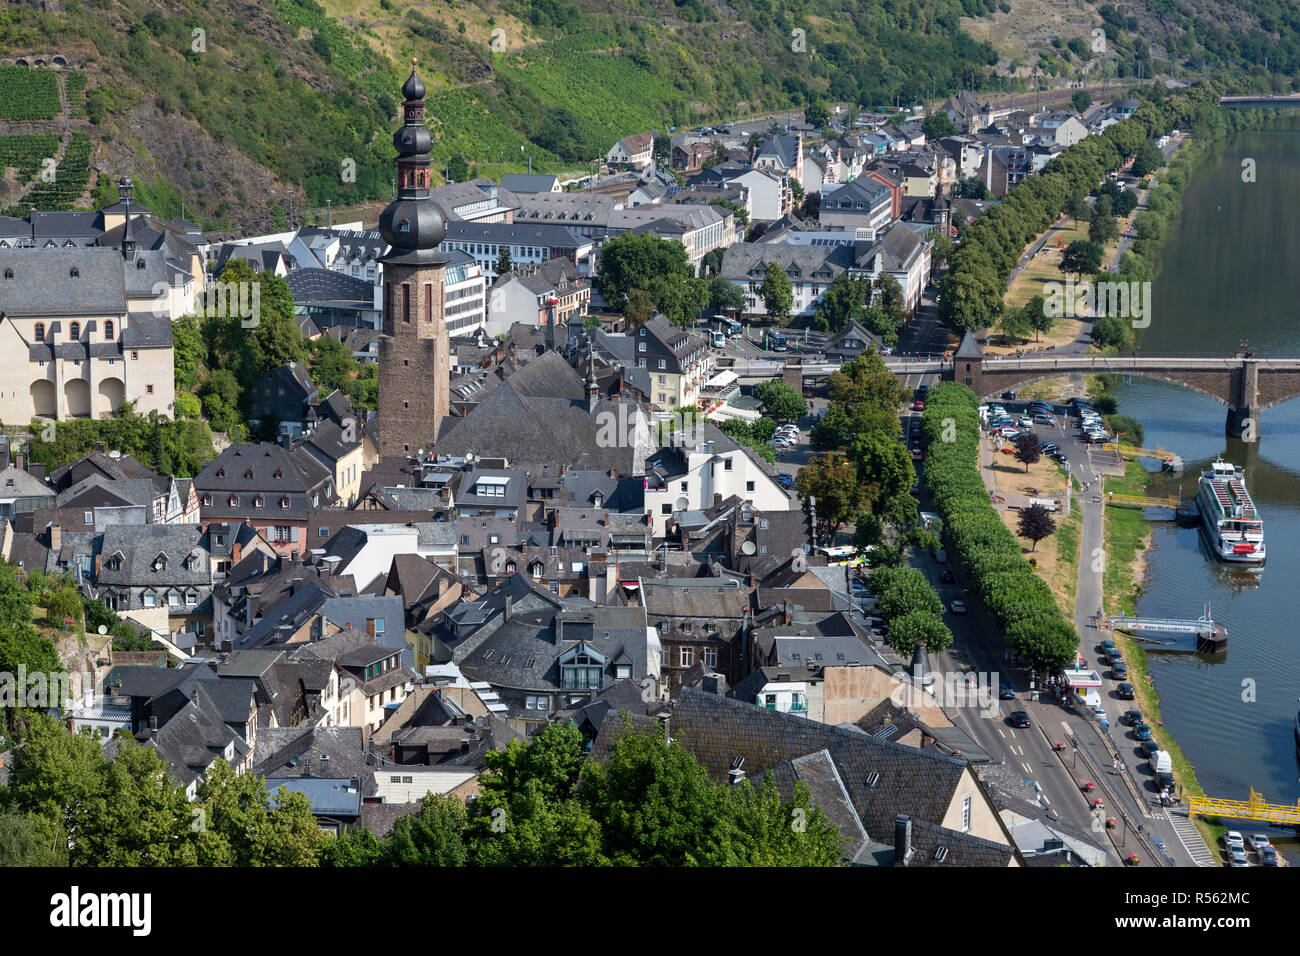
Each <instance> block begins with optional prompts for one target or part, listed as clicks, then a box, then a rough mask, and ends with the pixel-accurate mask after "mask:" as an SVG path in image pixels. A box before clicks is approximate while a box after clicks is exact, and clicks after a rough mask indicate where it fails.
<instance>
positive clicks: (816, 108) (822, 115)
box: [803, 100, 831, 129]
mask: <svg viewBox="0 0 1300 956" xmlns="http://www.w3.org/2000/svg"><path fill="white" fill-rule="evenodd" d="M803 119H804V122H805V123H808V124H809V125H811V126H815V127H816V128H817V129H821V128H822V127H824V126H825V125H826V124H827V123H829V122H830V121H831V111H830V109H829V108H828V107H827V106H826V103H825V102H824V101H822V100H814V101H813V102H811V103H809V104H808V105H807V106H806V107H804V111H803Z"/></svg>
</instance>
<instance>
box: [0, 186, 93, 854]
mask: <svg viewBox="0 0 1300 956" xmlns="http://www.w3.org/2000/svg"><path fill="white" fill-rule="evenodd" d="M114 195H116V194H114ZM67 865H68V835H67V834H66V833H64V832H63V831H62V830H61V829H60V828H59V827H58V826H57V825H56V824H53V823H51V822H50V821H49V820H47V819H45V818H44V817H41V816H37V815H36V814H30V813H0V866H2V867H5V868H8V867H14V866H59V867H63V866H67Z"/></svg>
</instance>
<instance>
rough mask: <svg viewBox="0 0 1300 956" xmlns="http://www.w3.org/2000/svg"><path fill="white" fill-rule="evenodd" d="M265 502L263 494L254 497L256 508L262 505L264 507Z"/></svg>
mask: <svg viewBox="0 0 1300 956" xmlns="http://www.w3.org/2000/svg"><path fill="white" fill-rule="evenodd" d="M263 504H264V502H263V501H262V496H261V495H258V496H257V497H256V498H254V499H253V507H254V508H260V507H262V505H263Z"/></svg>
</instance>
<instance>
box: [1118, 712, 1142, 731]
mask: <svg viewBox="0 0 1300 956" xmlns="http://www.w3.org/2000/svg"><path fill="white" fill-rule="evenodd" d="M1120 721H1121V722H1123V723H1126V724H1128V725H1129V726H1130V727H1136V726H1137V725H1138V724H1140V723H1142V711H1140V710H1126V711H1124V713H1123V715H1122V716H1121V717H1120Z"/></svg>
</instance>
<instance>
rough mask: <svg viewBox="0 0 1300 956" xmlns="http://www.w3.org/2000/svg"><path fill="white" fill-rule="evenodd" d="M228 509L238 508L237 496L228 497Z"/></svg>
mask: <svg viewBox="0 0 1300 956" xmlns="http://www.w3.org/2000/svg"><path fill="white" fill-rule="evenodd" d="M230 507H232V508H238V507H239V495H231V496H230Z"/></svg>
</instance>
